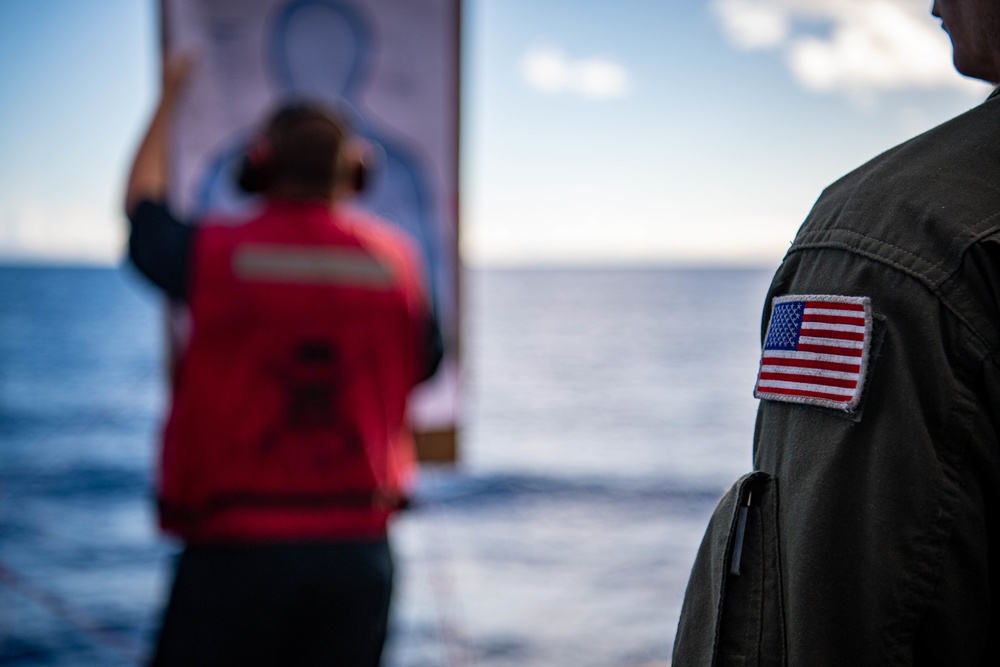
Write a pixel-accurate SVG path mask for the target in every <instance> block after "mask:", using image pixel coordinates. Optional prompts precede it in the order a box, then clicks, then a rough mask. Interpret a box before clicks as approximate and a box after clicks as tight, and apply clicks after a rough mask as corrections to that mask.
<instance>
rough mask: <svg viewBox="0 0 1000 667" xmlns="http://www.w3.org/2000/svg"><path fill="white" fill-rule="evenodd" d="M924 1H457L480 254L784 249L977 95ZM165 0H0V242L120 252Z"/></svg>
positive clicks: (663, 260) (689, 256)
mask: <svg viewBox="0 0 1000 667" xmlns="http://www.w3.org/2000/svg"><path fill="white" fill-rule="evenodd" d="M930 4H931V3H930V0H627V1H626V2H623V1H622V0H464V3H463V40H464V45H463V63H462V66H463V80H462V85H463V90H462V94H463V107H462V135H461V136H462V174H461V187H462V191H461V199H462V208H461V250H462V255H463V258H464V260H465V262H466V263H467V264H469V265H471V266H522V265H546V266H551V265H555V266H561V265H636V264H640V265H659V264H667V265H701V264H710V265H728V264H736V265H771V264H774V263H776V262H777V261H779V260H780V258H781V256H782V254H783V253H784V251H785V250H786V249H787V247H788V244H789V242H790V241H791V239H792V237H793V236H794V234H795V230H796V229H797V228H798V226H799V224H800V223H801V222H802V220H803V219H804V217H805V215H806V214H807V213H808V211H809V208H810V206H811V205H812V203H813V202H814V201H815V199H816V197H817V196H818V195H819V193H820V191H821V190H822V188H823V187H825V186H826V185H827V184H829V183H830V182H832V181H834V180H835V179H837V178H838V177H839V176H841V175H842V174H844V173H846V172H847V171H849V170H850V169H852V168H854V167H856V166H858V165H860V164H862V163H863V162H865V161H866V160H868V159H869V158H871V157H873V156H874V155H876V154H878V153H879V152H881V151H883V150H885V149H887V148H890V147H891V146H893V145H895V144H897V143H899V142H901V141H903V140H905V139H906V138H908V137H910V136H913V135H915V134H917V133H919V132H921V131H924V130H926V129H929V128H930V127H933V126H934V125H936V124H938V123H940V122H943V121H945V120H947V119H948V118H950V117H952V116H955V115H957V114H959V113H961V112H963V111H965V110H967V109H969V108H971V107H973V106H975V105H976V104H978V103H979V102H980V101H981V100H982V99H984V98H985V96H986V95H987V94H988V93H989V87H988V86H986V85H985V84H982V83H979V82H973V81H970V80H968V79H965V78H963V77H961V76H960V75H958V74H957V73H956V72H955V71H954V69H953V68H952V66H951V49H950V45H949V42H948V38H947V36H946V35H945V34H944V33H943V31H942V30H941V29H940V26H939V24H938V21H937V20H936V19H934V18H933V17H932V16H931V15H930ZM158 31H159V26H158V3H157V2H156V0H2V1H0V63H3V65H2V66H0V261H16V262H32V263H37V262H45V263H52V262H63V263H65V262H70V263H97V264H113V263H116V262H119V261H120V259H121V256H122V249H123V247H124V230H125V221H124V218H123V216H122V213H121V195H122V189H123V187H124V179H125V175H126V171H127V168H128V166H129V163H130V161H131V157H132V154H133V151H134V149H135V147H136V145H137V142H138V141H139V139H140V137H141V133H142V131H143V130H144V128H145V124H146V122H147V120H148V115H149V114H150V113H151V111H152V108H153V105H154V103H155V97H156V94H157V90H158V68H159V60H158V34H159V33H158Z"/></svg>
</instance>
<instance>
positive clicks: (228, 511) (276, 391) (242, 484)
mask: <svg viewBox="0 0 1000 667" xmlns="http://www.w3.org/2000/svg"><path fill="white" fill-rule="evenodd" d="M422 279H423V273H422V267H421V265H420V263H419V260H418V256H417V253H416V252H415V250H414V248H413V246H412V243H411V242H410V241H409V240H408V238H407V237H406V236H405V235H404V234H402V233H401V232H400V231H398V230H396V229H395V228H392V227H390V226H389V225H387V224H385V223H383V222H381V221H378V220H373V219H371V218H369V217H367V216H364V215H363V214H361V213H359V212H357V211H353V210H349V209H346V208H343V207H338V208H335V209H333V210H332V211H331V210H330V208H329V206H328V205H326V204H323V203H320V202H289V201H274V202H270V203H269V204H268V205H267V207H266V209H265V210H264V212H263V213H262V214H260V215H259V216H258V217H256V218H255V219H253V220H252V221H251V222H249V223H247V224H245V225H241V226H236V227H233V226H225V225H219V224H211V222H210V223H209V224H206V225H205V226H204V227H202V228H201V229H199V231H198V233H197V235H196V237H195V245H194V259H193V264H192V279H191V295H190V307H191V319H192V331H191V339H190V343H189V345H188V347H187V349H186V351H185V352H184V355H183V357H182V359H181V362H180V368H179V372H178V375H177V378H176V383H175V389H174V395H173V405H172V409H171V412H170V416H169V418H168V421H167V424H166V427H165V430H164V442H163V450H162V460H161V465H160V480H159V482H160V483H159V494H160V521H161V525H162V527H163V528H164V529H165V530H166V531H168V532H171V533H174V534H176V535H178V536H180V537H182V538H183V539H185V540H186V541H188V542H219V541H223V542H245V541H250V542H254V541H274V540H327V539H334V540H338V539H352V538H366V537H375V536H381V535H383V534H384V533H385V528H386V522H387V519H388V517H389V516H390V515H391V513H392V512H393V510H394V509H395V508H396V507H397V506H398V505H399V503H400V501H401V499H402V498H403V497H404V495H405V490H406V487H407V484H408V479H409V477H410V476H411V473H412V470H413V467H414V455H413V443H412V438H411V435H410V432H409V430H408V427H407V423H406V416H405V415H406V402H407V395H408V394H409V392H410V390H411V389H412V388H413V386H414V385H415V384H416V382H417V381H418V379H419V377H420V372H421V368H420V364H421V360H422V359H423V356H422V347H421V346H422V345H423V343H424V341H423V340H422V335H423V332H424V329H423V327H424V326H425V325H426V322H427V319H426V318H427V317H428V316H429V315H428V304H427V300H426V296H425V292H424V289H423V285H422Z"/></svg>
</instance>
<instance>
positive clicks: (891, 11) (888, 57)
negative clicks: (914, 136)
mask: <svg viewBox="0 0 1000 667" xmlns="http://www.w3.org/2000/svg"><path fill="white" fill-rule="evenodd" d="M711 10H712V12H713V13H714V14H715V16H716V17H717V18H718V20H719V22H720V25H721V27H722V30H723V32H724V33H725V34H726V36H727V37H728V38H729V40H730V41H731V42H732V44H733V45H734V46H736V47H737V48H741V49H747V50H753V49H777V50H780V51H781V52H782V53H783V54H784V56H785V61H786V63H787V65H788V68H789V69H790V71H791V72H792V75H793V76H794V77H795V79H796V80H797V81H798V82H799V83H800V84H801V85H802V86H804V87H806V88H808V89H810V90H817V91H824V92H832V91H837V92H844V93H847V94H849V95H851V96H852V97H854V98H856V99H861V100H865V99H871V98H872V96H874V95H875V94H877V93H878V92H881V91H885V90H903V89H925V90H926V89H941V88H951V89H959V90H965V91H968V92H970V93H971V94H982V93H983V91H984V90H986V87H985V86H984V85H983V84H980V83H978V82H974V81H971V80H969V79H965V78H963V77H962V76H960V75H959V74H958V73H957V72H956V71H955V70H954V68H953V67H952V65H951V44H950V43H949V41H948V37H947V35H945V33H944V31H943V30H941V27H940V25H939V24H938V22H937V20H936V19H934V18H933V17H932V16H931V15H930V3H929V2H927V1H926V0H712V4H711ZM817 27H821V28H822V30H821V31H820V32H819V34H817V33H816V32H815V29H816V28H817ZM807 28H812V29H813V31H811V32H809V31H807Z"/></svg>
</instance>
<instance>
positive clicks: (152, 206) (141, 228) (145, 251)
mask: <svg viewBox="0 0 1000 667" xmlns="http://www.w3.org/2000/svg"><path fill="white" fill-rule="evenodd" d="M129 224H130V225H131V234H130V236H129V245H128V250H129V258H130V259H131V260H132V263H133V264H135V266H136V268H137V269H139V271H141V272H142V274H143V275H145V276H146V277H147V278H149V279H150V280H151V281H152V282H153V283H154V284H155V285H156V286H158V287H160V288H161V289H163V290H164V291H165V292H166V293H167V294H168V295H169V296H170V297H171V298H172V299H177V300H186V299H187V296H188V286H189V282H190V276H191V258H192V249H193V246H194V236H195V227H193V226H191V225H186V224H184V223H182V222H180V221H179V220H178V219H177V218H175V217H174V216H173V214H172V213H171V212H170V210H169V209H168V208H167V207H166V205H165V204H164V203H163V202H153V201H150V200H143V201H142V202H140V203H139V205H138V206H137V207H136V209H135V211H133V213H132V215H131V216H129Z"/></svg>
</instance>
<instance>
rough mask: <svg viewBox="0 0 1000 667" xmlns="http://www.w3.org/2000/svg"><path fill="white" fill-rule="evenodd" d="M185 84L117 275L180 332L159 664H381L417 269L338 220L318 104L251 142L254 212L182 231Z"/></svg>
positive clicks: (331, 133) (373, 225)
mask: <svg viewBox="0 0 1000 667" xmlns="http://www.w3.org/2000/svg"><path fill="white" fill-rule="evenodd" d="M190 67H191V63H190V61H189V60H186V59H183V58H181V59H173V60H169V61H168V62H167V63H166V65H165V67H164V85H163V92H162V97H161V100H160V103H159V106H158V108H157V110H156V113H155V115H154V117H153V119H152V121H151V124H150V127H149V130H148V132H147V134H146V136H145V138H144V140H143V141H142V143H141V145H140V148H139V150H138V152H137V154H136V156H135V160H134V163H133V166H132V170H131V174H130V176H129V181H128V187H127V192H126V210H127V213H128V216H129V220H130V222H131V230H132V232H131V238H130V246H129V250H130V256H131V259H132V261H133V262H134V264H135V265H136V266H137V267H138V268H139V270H140V271H142V272H143V273H144V274H145V275H146V276H147V277H148V278H149V279H150V280H152V281H153V282H154V283H155V284H157V285H158V286H160V287H161V288H162V289H163V290H164V291H165V292H166V293H167V294H168V295H169V296H170V297H171V298H172V299H175V300H182V301H184V302H186V303H187V305H188V307H189V308H190V312H191V322H192V327H191V336H190V341H189V342H188V344H187V346H186V348H185V350H184V351H183V353H182V356H181V357H180V359H179V363H178V366H177V372H176V377H175V382H174V387H173V397H172V403H171V408H170V414H169V418H168V420H167V423H166V427H165V429H164V434H163V446H162V457H161V461H160V468H159V478H158V499H159V511H160V523H161V526H162V527H163V529H164V530H165V531H167V532H169V533H171V534H173V535H175V536H177V537H179V538H181V539H182V540H183V542H184V543H185V549H184V551H183V553H182V555H181V557H180V560H179V563H178V567H177V572H176V578H175V581H174V585H173V589H172V592H171V597H170V602H169V604H168V608H167V611H166V615H165V619H164V624H163V627H162V630H161V634H160V638H159V643H158V646H157V653H156V658H155V661H154V664H157V665H186V666H190V665H331V664H336V665H358V666H369V667H374V666H375V665H377V664H378V663H379V660H380V655H381V652H382V646H383V642H384V639H385V634H386V624H387V618H388V610H389V600H390V593H391V587H392V573H393V568H392V559H391V553H390V549H389V545H388V541H387V522H388V521H389V518H390V517H391V515H392V514H393V513H394V512H396V511H397V510H398V509H399V508H400V507H402V506H403V504H404V502H405V499H406V493H407V488H408V485H409V483H410V476H411V473H412V469H413V465H414V455H413V445H412V439H411V435H410V432H409V430H408V427H407V424H406V405H407V396H408V394H409V392H410V390H411V389H412V388H413V387H414V386H415V385H416V384H417V383H419V382H421V381H422V380H424V379H426V378H427V377H429V376H430V375H431V374H432V373H433V372H434V369H435V368H436V366H437V363H438V362H439V360H440V342H439V341H440V337H439V335H438V334H437V328H436V325H435V323H434V318H433V316H432V309H431V307H430V305H429V303H428V298H427V295H426V291H425V289H424V269H423V266H422V264H421V261H420V258H419V256H418V254H417V252H416V251H415V249H414V245H413V244H412V243H411V242H410V240H409V239H408V238H407V237H406V236H405V235H404V234H403V233H402V232H400V231H399V230H397V229H396V228H394V227H392V226H390V225H388V224H387V223H384V222H382V221H380V220H377V219H373V218H372V217H371V216H369V215H366V214H362V213H360V212H359V211H357V210H354V209H351V208H349V207H348V206H347V205H345V203H344V200H345V199H347V198H348V197H349V196H350V195H352V194H353V193H354V192H356V191H357V190H359V189H360V187H361V185H362V181H363V163H362V161H361V160H360V159H359V157H360V153H359V151H358V150H357V145H356V144H355V143H354V141H353V140H352V137H351V136H350V135H349V134H348V132H347V131H346V128H345V127H344V125H343V123H342V122H341V121H340V120H339V119H338V118H337V117H336V116H335V115H334V114H332V113H331V112H330V111H329V110H327V109H325V108H324V107H323V106H321V105H318V104H315V103H291V104H286V105H285V106H283V107H281V108H279V109H278V110H277V111H276V112H275V113H274V114H273V115H272V116H271V117H270V119H269V120H268V121H267V122H266V123H265V125H264V127H263V128H262V130H261V132H260V133H259V136H258V137H257V138H256V139H255V140H254V141H253V142H252V144H251V146H250V147H249V149H248V151H247V155H246V159H245V162H244V166H243V172H242V174H240V184H241V186H242V187H243V188H244V189H246V190H248V191H252V192H259V193H261V194H262V195H263V196H262V198H261V199H262V204H261V206H260V208H259V211H258V212H257V213H256V214H255V215H253V216H252V217H251V218H250V219H249V220H248V221H246V222H242V221H241V222H240V223H239V224H234V222H233V221H229V220H221V219H213V218H211V217H210V218H209V219H206V220H198V221H194V222H196V223H197V224H195V225H187V224H182V223H181V222H179V221H178V220H177V219H176V217H175V215H174V214H173V213H172V212H171V210H170V209H169V208H168V206H167V205H166V196H167V185H168V184H167V173H168V161H167V135H168V132H169V128H170V123H171V118H172V114H173V110H174V107H175V105H176V103H177V99H178V96H179V95H180V94H181V93H182V89H183V84H184V81H185V80H186V77H187V73H188V71H189V70H190Z"/></svg>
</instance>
